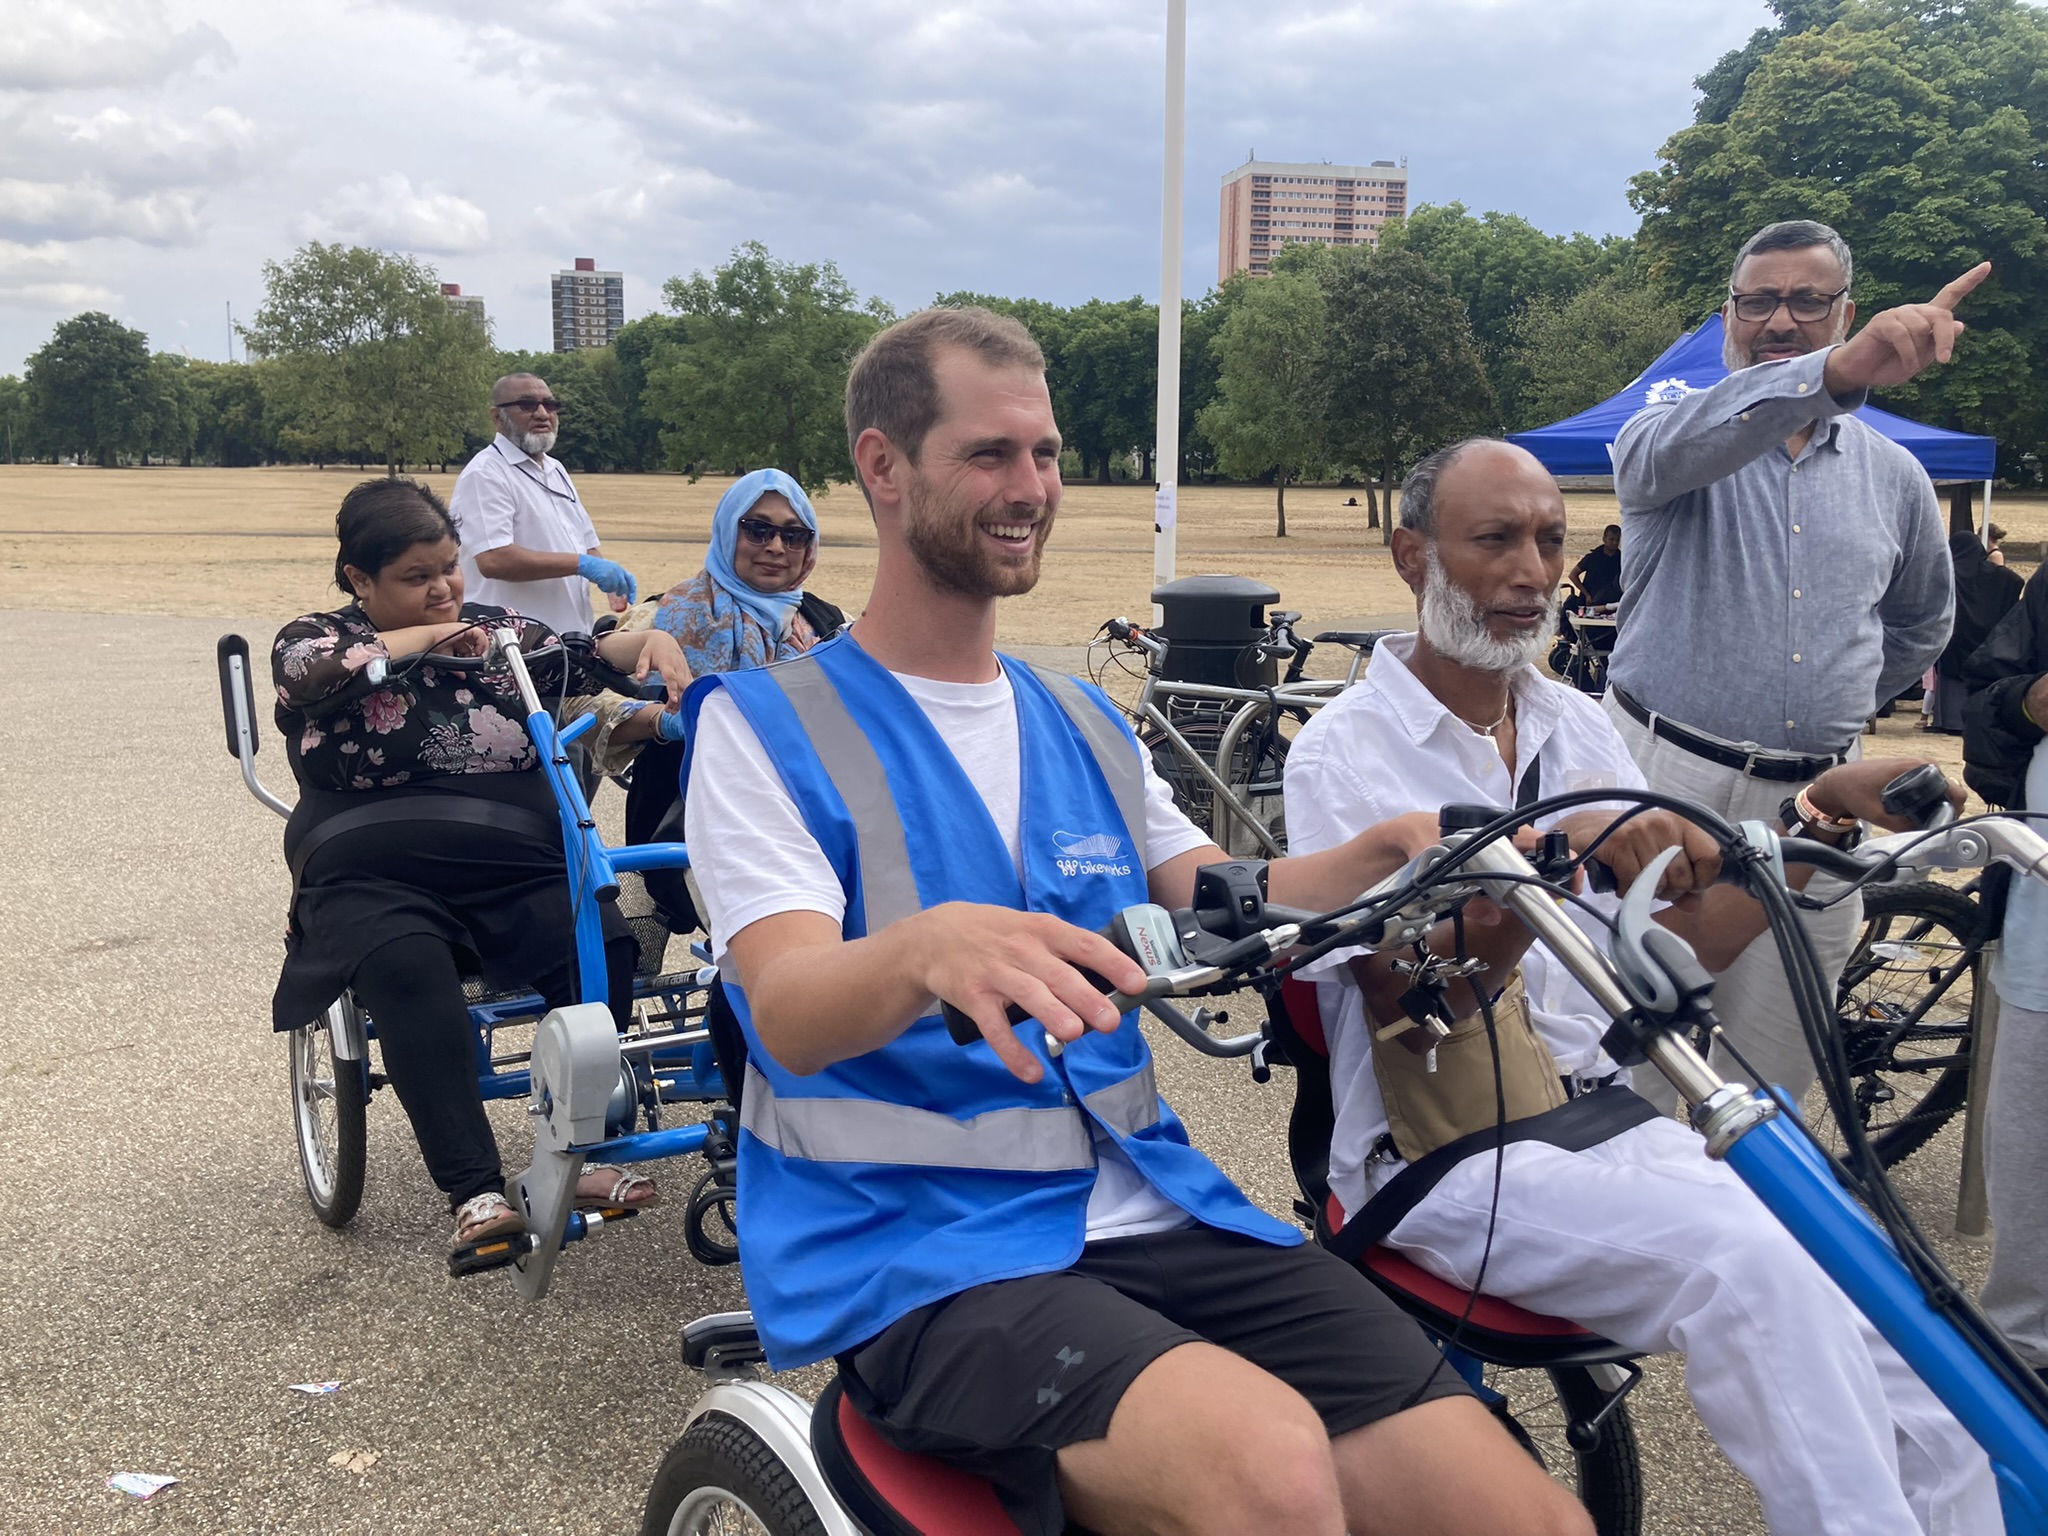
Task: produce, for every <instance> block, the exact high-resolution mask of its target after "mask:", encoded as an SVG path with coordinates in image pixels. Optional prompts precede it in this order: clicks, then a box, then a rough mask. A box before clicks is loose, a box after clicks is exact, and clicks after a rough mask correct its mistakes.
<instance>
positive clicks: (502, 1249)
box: [448, 1232, 534, 1280]
mask: <svg viewBox="0 0 2048 1536" xmlns="http://www.w3.org/2000/svg"><path fill="white" fill-rule="evenodd" d="M533 1247H534V1243H533V1234H532V1233H530V1232H506V1233H502V1234H500V1235H499V1236H497V1237H487V1238H484V1239H482V1240H481V1241H480V1242H474V1243H465V1244H463V1246H462V1247H460V1248H457V1249H455V1250H454V1251H453V1252H451V1253H450V1254H449V1255H448V1273H449V1275H450V1276H452V1277H453V1278H455V1279H457V1280H460V1279H461V1278H462V1277H463V1276H465V1275H481V1274H483V1273H485V1272H486V1271H487V1270H493V1269H503V1268H505V1267H506V1266H507V1265H510V1264H516V1263H518V1262H519V1261H520V1260H521V1259H523V1258H525V1257H526V1256H527V1254H529V1253H531V1252H532V1251H533Z"/></svg>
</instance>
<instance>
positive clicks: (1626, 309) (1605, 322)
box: [1507, 276, 1685, 432]
mask: <svg viewBox="0 0 2048 1536" xmlns="http://www.w3.org/2000/svg"><path fill="white" fill-rule="evenodd" d="M1684 329H1685V312H1684V311H1683V310H1681V309H1679V308H1678V307H1677V306H1676V305H1674V304H1668V303H1666V302H1665V301H1664V300H1662V299H1661V298H1659V297H1658V296H1657V295H1656V294H1654V293H1652V292H1650V291H1649V290H1648V289H1646V288H1641V287H1638V286H1636V285H1634V284H1631V283H1629V282H1626V281H1625V280H1623V279H1622V278H1620V277H1615V276H1609V277H1603V278H1600V279H1599V280H1597V281H1596V282H1594V283H1592V284H1590V285H1589V286H1587V287H1584V288H1581V289H1580V290H1579V291H1578V292H1577V293H1575V294H1573V295H1572V296H1571V297H1570V298H1568V299H1565V300H1563V301H1562V302H1560V301H1558V300H1556V299H1550V298H1541V299H1536V300H1534V301H1533V302H1532V303H1531V304H1530V305H1529V307H1528V308H1527V309H1525V310H1523V311H1522V314H1521V318H1520V319H1518V320H1517V321H1516V322H1515V350H1514V353H1513V357H1514V359H1515V367H1516V371H1517V372H1518V373H1519V374H1520V376H1521V377H1522V378H1523V379H1525V380H1527V381H1528V382H1527V383H1526V384H1525V385H1524V386H1523V388H1522V392H1521V395H1520V397H1519V400H1518V402H1517V405H1516V410H1517V413H1518V414H1516V415H1514V416H1510V417H1508V420H1507V425H1508V428H1509V430H1510V431H1516V432H1520V431H1525V430H1527V429H1528V428H1530V427H1540V426H1544V425H1546V424H1547V423H1549V422H1553V421H1559V420H1562V419H1563V418H1564V417H1566V416H1572V415H1576V414H1577V413H1578V412H1580V411H1583V410H1584V409H1586V407H1587V406H1589V405H1595V404H1597V403H1599V402H1600V401H1602V400H1605V399H1607V398H1608V396H1610V395H1612V394H1614V393H1615V392H1616V391H1617V390H1619V389H1621V388H1622V387H1623V386H1624V385H1626V384H1627V383H1628V382H1629V381H1630V380H1631V379H1633V378H1634V377H1635V376H1636V375H1637V374H1639V373H1641V372H1642V371H1643V369H1644V368H1646V367H1648V366H1649V365H1650V364H1651V363H1652V362H1654V361H1655V360H1656V357H1657V354H1658V353H1660V352H1662V351H1663V350H1664V349H1665V348H1666V347H1668V346H1670V345H1671V343H1672V342H1673V341H1675V340H1676V339H1677V338H1678V336H1679V333H1680V332H1682V331H1683V330H1684Z"/></svg>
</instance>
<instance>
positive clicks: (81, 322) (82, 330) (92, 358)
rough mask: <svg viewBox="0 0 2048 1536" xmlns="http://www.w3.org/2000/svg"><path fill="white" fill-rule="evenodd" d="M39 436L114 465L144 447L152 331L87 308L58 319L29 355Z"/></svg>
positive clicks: (55, 448) (53, 449)
mask: <svg viewBox="0 0 2048 1536" xmlns="http://www.w3.org/2000/svg"><path fill="white" fill-rule="evenodd" d="M26 382H27V385H28V395H29V403H30V408H31V410H32V411H33V413H34V418H35V430H36V437H37V439H38V441H39V442H41V443H42V445H43V449H44V451H45V452H48V453H55V454H65V453H75V454H77V455H78V456H79V457H80V458H81V459H85V458H90V459H92V460H93V461H94V462H95V463H97V464H98V465H99V466H100V467H101V468H102V469H112V468H113V467H114V465H115V463H116V462H117V461H118V459H119V456H120V455H121V454H123V453H138V452H140V451H142V450H143V449H144V448H145V447H147V445H148V443H149V434H150V428H151V422H150V416H149V402H150V373H149V338H148V337H147V336H145V335H143V334H142V332H140V331H132V330H130V329H129V328H128V327H127V326H125V325H123V324H121V322H120V321H118V320H116V319H115V318H114V317H113V316H112V315H107V314H102V313H100V312H99V311H98V310H89V311H88V312H86V313H85V314H82V315H73V316H72V317H71V318H70V319H69V320H66V321H64V322H63V323H62V324H60V325H59V326H58V327H57V329H56V330H55V331H53V332H52V333H51V335H50V339H49V340H48V341H46V342H44V343H43V345H42V347H41V349H40V350H38V351H37V352H36V354H35V356H33V357H31V358H30V359H29V360H28V374H27V380H26Z"/></svg>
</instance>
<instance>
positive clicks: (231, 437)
mask: <svg viewBox="0 0 2048 1536" xmlns="http://www.w3.org/2000/svg"><path fill="white" fill-rule="evenodd" d="M271 366H272V365H271V364H268V363H202V362H194V363H191V364H189V365H188V366H187V367H186V370H185V375H186V382H187V384H188V386H189V387H190V389H191V392H192V401H193V410H194V415H195V417H196V422H195V430H194V433H193V442H192V455H193V457H194V458H197V459H201V460H204V461H205V462H207V463H210V464H218V465H220V466H221V467H222V468H224V469H241V468H245V467H247V466H249V465H252V464H268V463H270V462H271V461H272V460H273V459H274V458H276V457H277V433H276V430H275V427H274V425H273V424H272V423H271V422H270V420H269V419H268V417H267V416H266V414H265V412H264V401H263V378H262V375H263V371H264V369H266V368H268V367H271Z"/></svg>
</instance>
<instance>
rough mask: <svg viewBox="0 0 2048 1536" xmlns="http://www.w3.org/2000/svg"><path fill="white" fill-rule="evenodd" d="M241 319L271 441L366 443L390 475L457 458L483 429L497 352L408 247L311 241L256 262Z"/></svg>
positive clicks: (345, 446)
mask: <svg viewBox="0 0 2048 1536" xmlns="http://www.w3.org/2000/svg"><path fill="white" fill-rule="evenodd" d="M263 278H264V286H265V289H266V293H265V298H264V302H263V305H262V307H261V308H260V309H258V310H257V311H256V316H255V319H254V321H253V322H252V323H251V324H250V325H248V326H246V327H244V328H243V331H242V335H243V337H244V339H245V340H246V341H247V342H248V345H249V350H250V354H251V356H253V357H260V358H267V359H274V360H275V361H276V362H277V364H278V365H279V366H278V367H277V368H275V369H273V370H271V371H270V372H269V373H268V374H267V375H266V379H267V382H268V383H269V384H270V386H271V388H272V391H273V393H272V397H271V401H270V406H271V409H272V410H273V411H274V412H275V413H276V414H277V415H278V416H279V417H280V418H281V423H280V440H281V441H282V442H284V443H285V444H286V445H287V446H288V447H295V448H297V449H300V450H301V451H305V452H309V453H312V454H314V455H316V456H317V455H320V454H322V453H323V452H324V453H331V454H334V455H341V454H345V453H348V452H350V451H352V450H353V451H367V452H368V453H370V454H372V455H374V456H375V457H377V458H381V459H382V460H383V461H384V463H385V466H386V467H387V469H389V470H390V472H391V473H393V474H396V473H397V472H398V466H399V465H400V464H401V463H407V462H427V461H432V460H436V459H441V460H446V459H450V458H453V457H455V456H456V455H457V454H459V453H460V452H461V451H462V450H463V448H464V447H465V446H467V444H468V442H469V441H470V439H471V437H472V436H473V435H474V434H475V433H477V432H478V431H479V430H481V426H482V422H483V420H484V416H485V412H486V410H487V408H488V406H489V403H490V396H489V394H488V390H489V388H490V382H491V379H492V377H493V376H494V368H495V363H496V354H495V352H493V350H492V348H491V343H490V335H489V333H488V331H487V330H486V329H485V328H484V327H482V326H479V325H478V324H477V323H476V321H475V318H474V317H473V316H471V315H468V314H465V313H463V312H461V311H459V310H456V309H454V308H452V307H451V306H450V305H449V304H448V302H447V300H446V299H444V298H443V297H442V296H441V288H440V283H439V281H438V280H437V279H436V277H435V274H434V270H433V268H431V267H429V266H427V265H426V264H425V263H423V262H421V261H419V260H417V259H416V258H414V257H410V256H393V255H391V254H389V253H388V252H384V251H376V250H371V249H369V248H367V247H364V246H343V245H324V244H322V243H320V242H319V241H317V240H316V241H314V242H312V243H311V244H309V245H307V246H305V247H303V248H302V249H300V250H299V251H297V252H296V253H295V254H294V255H293V256H292V257H291V258H290V259H289V260H288V261H285V262H282V263H280V262H265V263H264V267H263Z"/></svg>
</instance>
